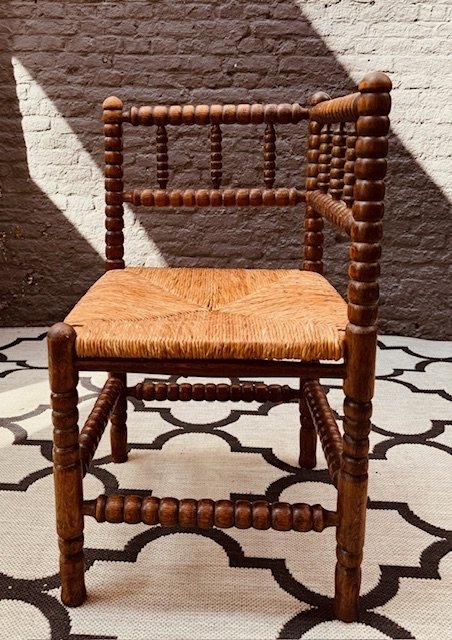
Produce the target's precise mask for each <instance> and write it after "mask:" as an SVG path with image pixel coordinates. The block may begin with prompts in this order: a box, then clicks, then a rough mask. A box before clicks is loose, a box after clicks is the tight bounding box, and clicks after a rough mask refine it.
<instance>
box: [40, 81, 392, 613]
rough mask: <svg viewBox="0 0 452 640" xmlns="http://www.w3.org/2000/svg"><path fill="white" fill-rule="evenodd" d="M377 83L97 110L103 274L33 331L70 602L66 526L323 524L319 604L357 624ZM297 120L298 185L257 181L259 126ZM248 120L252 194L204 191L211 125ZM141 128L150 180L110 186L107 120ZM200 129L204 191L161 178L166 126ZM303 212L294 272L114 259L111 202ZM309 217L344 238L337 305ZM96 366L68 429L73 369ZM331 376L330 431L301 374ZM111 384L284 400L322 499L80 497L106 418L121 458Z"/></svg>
mask: <svg viewBox="0 0 452 640" xmlns="http://www.w3.org/2000/svg"><path fill="white" fill-rule="evenodd" d="M390 90H391V82H390V80H389V79H388V78H387V76H385V75H384V74H382V73H370V74H368V75H366V76H365V77H364V79H363V80H362V81H361V82H360V84H359V87H358V92H356V93H353V94H351V95H347V96H344V97H339V98H334V99H330V98H329V97H328V95H327V94H324V93H316V94H315V95H314V96H313V98H312V100H311V103H310V106H309V108H302V107H301V106H300V105H299V104H291V105H289V104H279V105H273V104H268V105H261V104H251V105H250V104H239V105H223V106H222V105H211V106H207V105H200V106H196V107H195V106H179V105H173V106H170V107H165V106H154V107H150V106H144V107H131V108H130V109H124V107H123V104H122V102H121V101H120V100H119V99H118V98H115V97H111V98H107V100H105V102H104V105H103V108H104V111H103V120H104V132H105V162H106V166H105V176H106V180H105V188H106V210H105V211H106V229H107V233H106V273H105V274H104V275H103V276H102V277H101V278H100V279H99V280H98V281H97V282H96V283H95V284H94V285H93V286H92V288H91V289H90V290H89V291H88V292H87V293H86V295H85V296H83V297H82V299H81V300H80V301H79V302H78V303H77V304H76V305H75V307H74V308H73V309H72V311H71V312H70V313H69V315H68V316H67V317H66V319H65V321H64V323H58V324H56V325H54V326H53V327H52V328H51V329H50V331H49V334H48V349H49V376H50V386H51V392H52V393H51V402H52V409H53V413H52V416H53V425H54V449H53V456H54V458H53V459H54V479H55V495H56V519H57V531H58V539H59V548H60V574H61V584H62V600H63V602H64V603H65V604H67V605H69V606H78V605H81V604H82V603H83V601H84V600H85V598H86V590H85V583H84V568H85V567H84V554H83V522H84V517H85V516H92V517H94V518H95V519H96V520H97V521H99V522H105V521H107V522H127V523H137V522H144V523H146V524H149V525H157V524H160V525H161V526H163V527H172V526H176V525H177V526H180V527H200V528H209V527H221V528H227V527H233V526H235V527H239V528H242V529H245V528H249V527H254V528H256V529H268V528H270V527H272V528H273V529H276V530H282V531H287V530H290V529H294V530H296V531H300V532H303V531H309V530H315V531H318V532H320V531H322V530H323V529H324V528H325V527H336V531H337V565H336V577H335V599H334V612H335V615H336V617H337V618H338V619H340V620H344V621H349V622H350V621H354V620H357V619H358V600H359V589H360V575H361V569H360V566H361V561H362V549H363V543H364V528H365V517H366V501H367V466H368V447H369V441H368V434H369V431H370V417H371V411H372V404H371V399H372V395H373V387H374V377H375V373H374V368H375V352H376V338H377V330H376V318H377V308H378V296H379V289H378V284H377V279H378V277H379V273H380V267H379V258H380V253H381V249H380V239H381V236H382V222H381V220H382V216H383V198H384V183H383V178H384V176H385V173H386V159H385V158H386V155H387V147H388V143H387V137H386V136H387V133H388V127H389V119H388V114H389V111H390V104H391V101H390V95H389V92H390ZM303 120H307V121H308V125H307V127H308V142H307V158H306V160H307V177H306V189H305V191H301V190H300V189H297V188H289V187H288V188H274V179H275V125H276V124H280V125H283V124H287V123H292V124H298V123H301V122H302V121H303ZM233 123H236V124H254V125H261V124H264V125H265V134H264V183H265V187H263V188H258V187H256V188H252V189H242V188H240V189H232V188H226V189H223V188H221V180H222V156H221V153H222V151H221V126H222V125H229V124H233ZM126 124H129V125H130V124H131V125H133V126H137V125H142V126H153V127H155V129H156V139H157V181H158V185H159V188H158V189H143V190H137V189H135V190H133V191H124V184H123V170H122V162H123V154H122V128H123V125H126ZM182 125H186V126H189V125H202V126H207V125H210V127H211V137H210V140H211V178H212V188H211V189H174V190H170V189H168V188H167V183H168V155H167V134H166V128H167V127H168V126H170V127H171V126H182ZM303 201H304V202H305V203H306V207H305V222H304V228H305V235H304V262H303V266H302V269H300V270H296V269H281V270H269V269H260V270H259V269H249V270H246V269H213V268H205V269H204V268H150V267H149V268H145V267H127V268H126V267H125V263H124V260H123V254H124V251H123V204H124V203H132V204H134V205H137V206H139V205H142V206H144V207H265V206H272V207H275V206H276V207H286V206H296V205H298V204H299V203H301V202H303ZM324 219H326V220H328V221H330V222H332V223H333V224H334V225H336V226H337V227H339V228H340V229H341V230H342V231H344V232H345V233H347V234H348V235H349V236H350V241H351V242H350V253H349V255H350V263H349V268H348V275H349V285H348V302H347V303H346V302H345V301H344V300H343V299H342V298H341V296H340V295H339V294H338V293H337V292H336V290H335V289H334V288H333V287H332V286H331V285H330V284H329V283H328V282H327V280H326V279H325V278H324V277H323V276H322V252H323V249H322V242H323V234H322V229H323V225H324ZM85 370H88V371H91V370H99V371H105V372H108V373H109V376H108V379H107V382H106V383H105V386H104V387H103V389H102V391H101V392H100V394H99V396H98V398H97V400H96V402H95V405H94V408H93V410H92V412H91V414H90V415H89V417H88V419H87V421H86V423H85V425H84V426H83V428H82V429H81V431H80V433H79V427H78V424H77V422H78V412H77V391H76V387H77V381H78V372H79V371H85ZM128 372H134V373H148V374H150V373H152V374H161V373H164V374H174V375H180V376H185V375H192V376H205V377H210V376H212V378H214V377H215V376H221V377H224V376H234V377H235V376H238V377H240V376H247V377H248V376H254V377H259V376H262V377H268V376H276V377H278V378H281V377H292V378H293V377H296V378H298V379H299V380H300V386H299V388H297V389H293V388H291V387H289V386H287V385H267V384H253V383H234V384H231V385H227V384H215V383H213V382H212V383H208V384H201V383H199V384H194V385H191V384H188V383H181V384H178V383H173V382H157V383H153V382H150V381H146V380H145V381H144V382H143V383H140V384H138V385H136V386H133V387H127V383H126V374H127V373H128ZM322 377H328V378H333V377H334V378H341V379H343V390H344V395H345V401H344V414H345V420H344V434H343V435H342V434H341V433H340V431H339V428H338V425H337V423H336V420H335V417H334V415H333V412H332V410H331V409H330V407H329V405H328V401H327V398H326V395H325V392H324V390H323V388H322V386H321V384H320V382H319V378H322ZM127 396H129V397H133V398H138V399H145V400H153V399H157V400H163V399H168V400H179V401H188V400H192V401H201V400H218V401H226V400H228V401H231V400H232V401H238V400H241V401H254V400H257V401H259V402H263V401H267V400H270V401H273V402H284V401H289V400H293V399H294V398H296V399H298V400H299V409H300V424H301V427H300V465H301V466H302V467H306V468H312V467H314V466H315V464H316V439H317V435H318V436H319V439H320V442H321V445H322V447H323V450H324V453H325V457H326V460H327V463H328V470H329V475H330V477H331V482H332V483H333V484H334V486H335V487H336V488H337V494H338V499H337V510H336V511H328V510H326V509H323V508H322V507H321V506H320V505H314V506H310V505H307V504H304V503H296V504H288V503H284V502H278V503H268V502H267V501H263V500H260V501H257V502H254V503H253V502H248V501H246V500H237V501H231V500H228V499H224V500H219V501H213V500H210V499H208V498H205V499H201V500H195V499H192V498H190V497H188V498H187V497H185V498H184V497H182V498H181V499H176V498H172V497H163V498H160V499H159V498H157V497H154V496H148V497H142V496H138V495H136V496H134V495H127V496H121V495H120V494H114V495H109V496H104V495H101V496H99V497H98V498H97V499H95V500H84V499H83V490H82V481H83V477H84V475H85V474H86V471H87V469H88V467H89V465H90V463H91V460H92V459H93V456H94V454H95V452H96V447H97V445H98V443H99V441H100V438H101V436H102V434H103V432H104V430H105V428H106V426H107V424H108V422H109V421H110V423H111V426H110V434H111V456H112V460H113V461H114V462H117V463H122V462H125V461H126V460H127V430H126V408H127Z"/></svg>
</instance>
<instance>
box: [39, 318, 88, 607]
mask: <svg viewBox="0 0 452 640" xmlns="http://www.w3.org/2000/svg"><path fill="white" fill-rule="evenodd" d="M75 337H76V334H75V331H74V329H73V328H72V327H71V326H70V325H67V324H64V323H59V324H56V325H54V326H53V327H51V329H50V331H49V333H48V349H49V378H50V388H51V405H52V422H53V477H54V482H55V506H56V523H57V533H58V544H59V548H60V577H61V599H62V601H63V602H64V604H66V605H68V606H71V607H76V606H78V605H80V604H82V602H84V600H85V598H86V589H85V580H84V573H85V560H84V554H83V512H82V507H83V490H82V466H81V461H80V446H79V430H78V409H77V401H78V396H77V382H78V372H77V369H76V367H75Z"/></svg>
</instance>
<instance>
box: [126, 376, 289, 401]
mask: <svg viewBox="0 0 452 640" xmlns="http://www.w3.org/2000/svg"><path fill="white" fill-rule="evenodd" d="M127 395H128V396H130V397H132V398H136V399H137V400H147V401H149V400H181V401H183V402H187V401H190V400H198V401H200V400H207V401H209V402H213V401H218V402H231V401H232V402H290V401H291V400H293V399H295V398H298V397H299V395H300V390H299V389H292V388H291V387H289V385H279V384H270V385H267V384H263V383H254V382H241V383H234V384H224V383H222V384H212V383H208V384H201V383H199V384H194V385H192V384H189V383H186V382H185V383H184V382H183V383H181V384H178V383H176V382H149V381H144V382H140V383H138V384H137V385H135V386H134V387H129V388H128V389H127Z"/></svg>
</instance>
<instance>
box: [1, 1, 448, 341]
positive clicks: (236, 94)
mask: <svg viewBox="0 0 452 640" xmlns="http://www.w3.org/2000/svg"><path fill="white" fill-rule="evenodd" d="M2 8H3V13H4V15H5V16H6V19H5V20H4V21H3V22H4V29H5V34H6V41H7V47H8V49H9V51H10V54H14V55H15V56H17V57H18V58H20V60H21V62H22V63H23V65H24V66H25V67H26V68H27V69H28V70H29V71H30V73H31V74H32V75H33V77H34V78H35V79H36V81H37V82H38V83H39V84H40V85H41V86H42V87H43V88H44V89H45V91H46V93H47V94H48V95H49V97H50V98H51V100H52V101H53V102H54V103H55V104H56V105H57V106H58V109H59V110H60V112H61V113H62V114H63V115H64V117H66V118H67V120H68V122H69V123H70V125H71V127H72V129H73V130H74V131H75V132H76V133H77V136H78V137H79V140H80V141H81V142H82V143H83V145H84V147H85V149H86V150H87V151H89V152H90V153H91V154H92V156H93V158H94V159H95V161H96V162H97V163H98V164H99V166H101V163H102V150H101V144H102V141H101V137H100V124H99V118H100V106H99V105H100V104H101V103H102V101H103V99H104V98H105V96H106V95H108V94H111V93H116V94H118V95H120V96H121V98H122V99H123V100H124V101H125V102H129V103H130V102H141V103H143V102H158V103H171V102H182V103H188V102H198V103H199V102H203V101H209V102H210V101H218V102H247V101H249V100H252V101H265V102H271V101H277V102H285V101H287V102H292V101H299V102H301V103H306V102H307V99H308V96H309V95H310V94H311V93H312V92H313V91H315V90H317V89H318V88H325V89H327V90H328V91H329V92H330V93H331V94H332V95H338V94H341V93H344V92H347V91H351V90H354V87H355V85H354V82H353V81H352V80H351V78H350V77H349V75H348V73H347V72H346V71H345V69H344V68H343V67H342V65H341V64H340V63H339V62H338V60H337V59H336V58H335V55H334V52H332V51H331V50H330V49H329V48H328V47H327V46H326V44H325V43H324V42H323V40H322V38H321V37H320V35H319V34H318V33H317V32H316V30H315V29H314V28H313V26H312V25H311V24H310V23H309V21H308V20H307V19H306V18H305V17H304V16H303V14H302V11H301V9H300V8H299V7H298V6H296V4H295V2H294V1H293V0H279V1H276V0H273V1H270V2H267V3H263V4H250V3H239V2H235V1H231V2H226V3H225V2H220V0H213V1H212V2H209V3H204V2H192V3H173V2H172V1H170V0H153V1H151V0H147V1H144V0H142V1H135V2H130V3H122V2H109V3H106V2H100V1H97V0H77V1H75V0H63V1H62V2H60V3H58V4H56V3H52V2H45V1H40V2H24V1H23V0H22V1H21V0H9V2H6V3H2ZM19 34H27V35H26V36H24V35H19ZM3 66H4V65H3ZM12 83H13V79H12V77H11V76H8V78H7V79H6V84H4V87H5V91H6V93H7V95H9V100H10V101H11V103H14V87H13V84H12ZM3 104H4V103H3ZM10 119H11V124H9V125H8V131H13V130H14V131H16V132H19V130H20V125H19V124H17V122H18V121H19V119H20V115H19V112H18V109H17V105H16V107H15V108H14V107H13V109H12V115H11V116H10ZM15 120H17V122H16V124H14V121H15ZM241 132H242V134H243V135H244V140H243V141H242V142H239V140H238V139H237V137H236V135H235V133H234V132H233V131H231V133H229V131H228V132H227V133H226V132H225V134H224V144H223V147H224V157H225V161H224V173H225V182H226V181H227V182H232V183H234V182H239V181H240V183H241V184H246V183H252V182H253V181H255V178H256V176H257V175H259V180H260V179H261V177H260V171H261V168H260V166H259V165H260V164H261V160H260V154H261V146H260V144H261V142H260V140H258V139H256V136H255V134H253V133H252V132H251V131H248V130H247V127H244V128H242V130H241ZM278 133H281V136H282V140H281V141H280V142H279V143H278V144H279V147H278V152H279V151H281V152H288V153H289V154H290V156H291V158H290V159H289V161H288V162H287V163H286V164H284V162H283V160H281V161H280V167H281V173H280V175H281V180H283V178H284V177H285V176H287V175H288V174H289V173H291V175H292V178H291V180H290V182H291V184H299V185H301V184H302V183H303V167H302V157H303V153H304V149H305V137H304V135H303V133H304V130H303V131H299V130H296V129H295V128H293V127H287V131H285V132H283V131H281V132H278ZM259 135H261V134H259ZM13 138H14V139H15V140H19V144H17V141H16V142H14V143H13V142H12V141H11V139H10V140H7V141H6V144H7V146H8V147H13V148H14V152H15V153H17V154H19V155H20V149H22V155H21V158H22V159H20V158H19V159H17V160H16V161H15V163H16V164H17V166H18V167H19V169H20V167H22V169H20V170H19V171H18V172H17V171H16V170H15V171H14V175H13V176H10V178H9V180H10V182H11V185H12V191H11V193H15V194H18V193H20V194H21V197H20V205H18V200H19V199H18V198H17V196H11V197H10V200H9V203H8V201H6V202H5V200H3V203H4V205H5V204H6V205H7V206H6V207H5V210H6V211H8V212H9V214H11V212H12V214H13V215H10V217H13V218H15V217H16V216H17V218H18V219H19V220H21V221H24V219H25V221H26V222H27V225H28V226H27V234H28V233H30V234H31V232H32V231H33V235H30V237H28V236H27V238H25V237H24V238H21V239H20V241H19V239H16V238H11V237H9V236H8V242H9V243H10V245H11V247H14V250H12V249H11V250H10V249H8V254H9V257H8V263H7V268H8V274H9V276H8V292H7V296H8V297H7V300H8V304H9V311H8V310H7V315H6V321H7V322H10V323H12V322H14V323H27V322H28V323H35V324H38V323H42V322H47V321H49V320H50V319H59V318H61V316H62V313H63V312H64V311H65V308H67V306H68V305H69V303H70V302H72V301H75V299H76V297H77V294H76V291H77V292H78V291H80V290H81V289H83V288H86V286H87V284H88V283H89V282H90V281H92V280H94V277H95V275H97V273H98V272H99V269H100V264H99V259H98V258H97V257H96V256H93V254H92V251H90V249H89V248H88V247H86V243H84V241H83V240H81V239H80V238H77V234H74V232H73V231H71V232H69V229H68V223H67V222H65V220H64V218H63V216H62V215H61V214H60V213H59V212H58V211H57V210H56V209H55V207H53V205H49V200H48V199H47V198H46V197H45V196H43V195H42V194H41V193H36V189H35V188H34V187H33V185H31V184H29V183H27V172H26V160H25V151H24V147H23V141H20V140H21V138H20V136H18V135H15V136H13ZM130 144H131V149H132V151H133V152H134V151H135V149H136V144H137V142H136V140H135V139H134V138H133V136H131V137H130ZM147 144H148V145H149V147H148V148H149V150H150V151H152V150H153V149H154V148H155V147H154V144H155V143H154V141H152V140H151V139H149V140H148V142H147ZM18 147H19V148H18ZM390 153H391V158H390V173H389V176H388V189H387V192H388V207H387V215H386V227H385V245H384V257H383V264H382V271H383V277H382V287H381V288H382V292H383V301H382V302H383V304H382V308H381V329H382V330H383V331H385V332H389V333H391V332H392V333H402V334H406V335H423V336H424V337H436V338H445V337H447V327H448V317H447V315H446V314H447V308H446V305H445V304H444V300H445V299H447V295H448V291H446V289H447V288H448V287H451V285H450V280H449V281H447V282H446V281H445V279H444V269H445V266H444V264H441V260H440V259H438V251H441V249H445V248H446V247H447V233H445V232H444V229H445V228H446V225H447V221H448V219H449V216H450V213H449V212H450V203H449V202H448V200H447V198H446V197H445V195H444V194H443V193H442V191H441V190H440V189H439V188H438V187H437V185H436V184H435V183H434V181H433V180H432V179H431V178H430V177H429V176H428V175H427V174H426V172H425V171H424V170H423V169H422V167H421V166H420V164H419V163H418V162H416V160H415V158H413V156H412V155H411V154H410V153H409V152H408V150H407V149H406V148H405V147H404V145H403V143H402V142H401V140H400V139H399V138H398V137H397V136H395V135H393V136H392V139H391V147H390ZM198 160H199V161H200V166H201V170H200V171H198V172H195V171H194V170H193V164H194V163H195V162H196V161H198ZM207 163H208V141H207V138H206V134H205V131H204V133H203V132H199V131H194V130H191V131H189V132H187V131H183V132H174V131H171V132H170V164H171V167H172V169H171V175H170V178H171V183H170V184H173V185H176V184H182V183H183V181H182V179H181V178H179V174H180V173H182V172H183V171H185V172H186V174H187V176H188V178H191V179H192V181H193V182H194V183H195V184H196V185H201V184H204V185H207V184H208V165H207ZM132 166H133V167H134V174H135V175H136V176H137V179H138V183H139V184H140V186H142V185H143V182H145V183H146V184H149V182H151V183H152V182H153V175H154V173H155V161H154V158H153V156H152V153H151V154H148V155H145V156H144V157H143V158H142V159H141V163H140V162H135V163H134V164H133V161H132V162H130V163H129V164H128V163H126V165H125V167H126V176H129V175H131V171H130V169H131V167H132ZM237 167H240V168H239V169H237ZM226 178H227V180H226ZM101 188H102V187H101V185H99V189H101ZM24 199H25V201H26V200H28V206H24V205H25V201H24ZM427 203H428V219H427V216H426V215H425V211H426V204H427ZM49 207H50V209H49ZM29 211H33V219H35V220H36V221H37V225H33V224H30V222H29V220H30V214H29V213H26V212H29ZM423 212H424V213H423ZM138 215H139V217H140V221H141V222H142V224H143V225H144V226H145V227H146V229H147V232H148V234H149V235H150V236H151V237H152V240H153V241H154V242H155V243H156V244H157V246H158V247H159V249H160V251H161V253H162V254H163V256H164V258H165V259H166V261H167V262H168V264H170V265H188V264H190V265H198V264H203V265H207V266H209V265H219V266H232V265H234V266H248V267H250V266H258V267H263V266H266V267H282V266H286V267H293V266H298V265H299V264H300V256H301V253H302V249H301V238H302V213H301V211H300V210H297V211H288V212H286V211H281V210H265V212H259V213H257V214H255V213H253V216H251V215H248V214H247V213H246V212H244V211H238V212H230V211H227V212H226V213H224V212H222V211H218V210H213V211H209V212H206V211H202V212H195V213H193V212H187V211H186V210H185V211H184V210H181V211H178V212H175V213H171V214H168V212H167V211H157V212H155V213H152V214H150V213H147V212H144V210H138ZM50 219H52V221H53V224H52V234H55V235H52V237H53V238H54V240H55V241H54V242H48V241H47V239H44V240H43V239H42V238H43V237H42V236H39V232H38V229H39V230H40V231H41V232H42V229H44V228H45V227H44V225H45V224H46V223H48V221H49V220H50ZM25 221H24V223H25ZM9 228H10V227H9ZM28 228H30V232H29V231H28ZM9 233H11V231H9ZM58 234H59V236H58ZM57 236H58V237H57ZM58 238H59V239H61V243H60V242H59V241H58ZM69 238H70V239H69ZM50 245H52V246H50ZM40 255H41V256H43V257H42V258H41V257H39V256H40ZM80 255H83V256H84V259H83V260H82V261H80V259H79V256H80ZM30 256H33V258H32V259H30ZM326 261H327V272H328V276H330V277H331V279H332V281H333V283H334V284H335V285H336V286H337V287H338V288H339V289H341V290H344V286H345V273H346V269H345V263H346V243H344V241H343V238H341V237H340V236H338V235H337V234H335V233H334V232H331V231H329V232H328V233H327V240H326ZM29 265H33V267H34V269H35V271H34V273H35V274H36V276H35V277H36V280H38V281H39V282H42V283H43V284H42V286H41V285H39V286H37V285H34V286H33V285H24V284H22V283H23V281H24V280H23V278H24V277H25V278H26V276H25V274H26V273H27V272H28V270H30V267H29ZM67 270H69V273H68V274H67V275H68V276H69V282H70V286H69V287H67V286H66V284H64V283H65V282H66V280H65V279H64V278H63V277H62V276H61V275H58V274H61V273H62V272H63V273H64V272H65V271H66V273H67ZM18 274H19V275H18ZM45 274H48V275H45ZM51 274H52V275H51ZM53 279H55V280H54V281H53ZM44 283H45V286H44ZM62 283H63V286H61V284H62ZM62 291H63V299H60V300H57V299H56V298H57V296H60V295H61V292H62ZM451 293H452V292H451ZM50 298H53V299H52V300H50ZM19 301H20V302H21V304H20V305H19V304H18V302H19ZM432 309H434V310H435V313H434V314H432V313H431V310H432ZM4 322H5V321H4ZM5 323H6V322H5Z"/></svg>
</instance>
